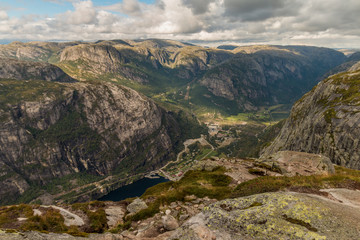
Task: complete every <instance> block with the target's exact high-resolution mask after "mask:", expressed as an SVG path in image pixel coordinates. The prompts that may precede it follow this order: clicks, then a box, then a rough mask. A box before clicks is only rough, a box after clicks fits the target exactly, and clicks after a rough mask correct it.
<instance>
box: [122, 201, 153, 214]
mask: <svg viewBox="0 0 360 240" xmlns="http://www.w3.org/2000/svg"><path fill="white" fill-rule="evenodd" d="M147 207H148V206H147V205H146V203H145V202H144V201H143V200H141V199H140V198H136V199H135V200H134V201H133V202H132V203H130V204H129V205H128V206H127V207H126V210H127V211H128V212H129V213H130V214H135V213H137V212H139V211H141V210H143V209H146V208H147Z"/></svg>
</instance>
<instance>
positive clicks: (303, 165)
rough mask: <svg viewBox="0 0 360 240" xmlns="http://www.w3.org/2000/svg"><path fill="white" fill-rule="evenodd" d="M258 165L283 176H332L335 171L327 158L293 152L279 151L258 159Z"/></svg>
mask: <svg viewBox="0 0 360 240" xmlns="http://www.w3.org/2000/svg"><path fill="white" fill-rule="evenodd" d="M257 163H258V164H260V165H262V164H265V165H266V166H268V167H269V169H274V170H275V169H277V170H278V171H279V173H281V174H282V175H283V176H287V177H293V176H298V175H300V176H310V175H327V174H334V173H335V169H334V166H333V164H332V163H331V161H330V159H329V158H328V157H324V156H322V155H319V154H310V153H303V152H293V151H280V152H277V153H274V154H272V155H270V156H268V157H266V158H263V159H259V160H258V161H257Z"/></svg>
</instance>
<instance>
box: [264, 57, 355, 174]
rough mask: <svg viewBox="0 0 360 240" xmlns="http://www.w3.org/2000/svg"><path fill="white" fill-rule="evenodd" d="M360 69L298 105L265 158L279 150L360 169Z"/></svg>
mask: <svg viewBox="0 0 360 240" xmlns="http://www.w3.org/2000/svg"><path fill="white" fill-rule="evenodd" d="M359 66H360V64H355V65H353V67H351V68H350V70H349V71H348V72H344V73H340V74H337V75H332V76H330V77H329V78H327V79H326V80H324V81H322V82H320V83H319V84H318V85H317V86H316V87H314V88H313V89H312V90H311V91H310V92H309V93H307V94H306V95H305V96H303V97H302V98H301V99H300V100H299V101H297V102H296V103H295V105H294V106H293V108H292V111H291V114H290V117H289V119H288V120H287V121H286V123H285V125H284V126H283V128H282V130H281V132H280V133H279V135H278V136H277V138H276V139H275V140H274V142H273V143H272V144H271V145H270V146H269V147H268V148H266V149H265V151H264V153H263V156H267V155H269V154H271V153H274V152H276V151H278V150H293V151H303V152H309V153H321V154H324V155H325V156H327V157H329V158H330V160H331V161H332V162H333V163H336V164H339V165H342V166H347V167H349V168H355V169H360V155H359V149H360V144H359V136H360V127H359V126H360V121H359V119H360V95H359V92H360V88H359V86H360V67H359Z"/></svg>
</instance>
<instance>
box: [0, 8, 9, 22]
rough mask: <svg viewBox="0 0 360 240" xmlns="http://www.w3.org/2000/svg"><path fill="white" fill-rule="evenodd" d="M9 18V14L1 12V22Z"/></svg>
mask: <svg viewBox="0 0 360 240" xmlns="http://www.w3.org/2000/svg"><path fill="white" fill-rule="evenodd" d="M8 18H9V16H8V15H7V13H6V12H5V11H3V10H0V21H1V20H7V19H8Z"/></svg>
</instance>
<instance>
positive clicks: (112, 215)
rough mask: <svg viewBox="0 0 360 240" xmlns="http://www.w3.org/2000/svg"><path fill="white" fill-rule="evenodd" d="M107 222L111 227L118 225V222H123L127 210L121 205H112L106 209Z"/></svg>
mask: <svg viewBox="0 0 360 240" xmlns="http://www.w3.org/2000/svg"><path fill="white" fill-rule="evenodd" d="M105 213H106V218H107V220H108V222H107V224H108V226H109V227H110V228H112V227H116V226H117V225H118V224H120V223H122V222H123V219H122V218H123V217H124V215H125V211H124V209H123V208H122V207H120V206H110V207H108V208H106V209H105Z"/></svg>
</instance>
